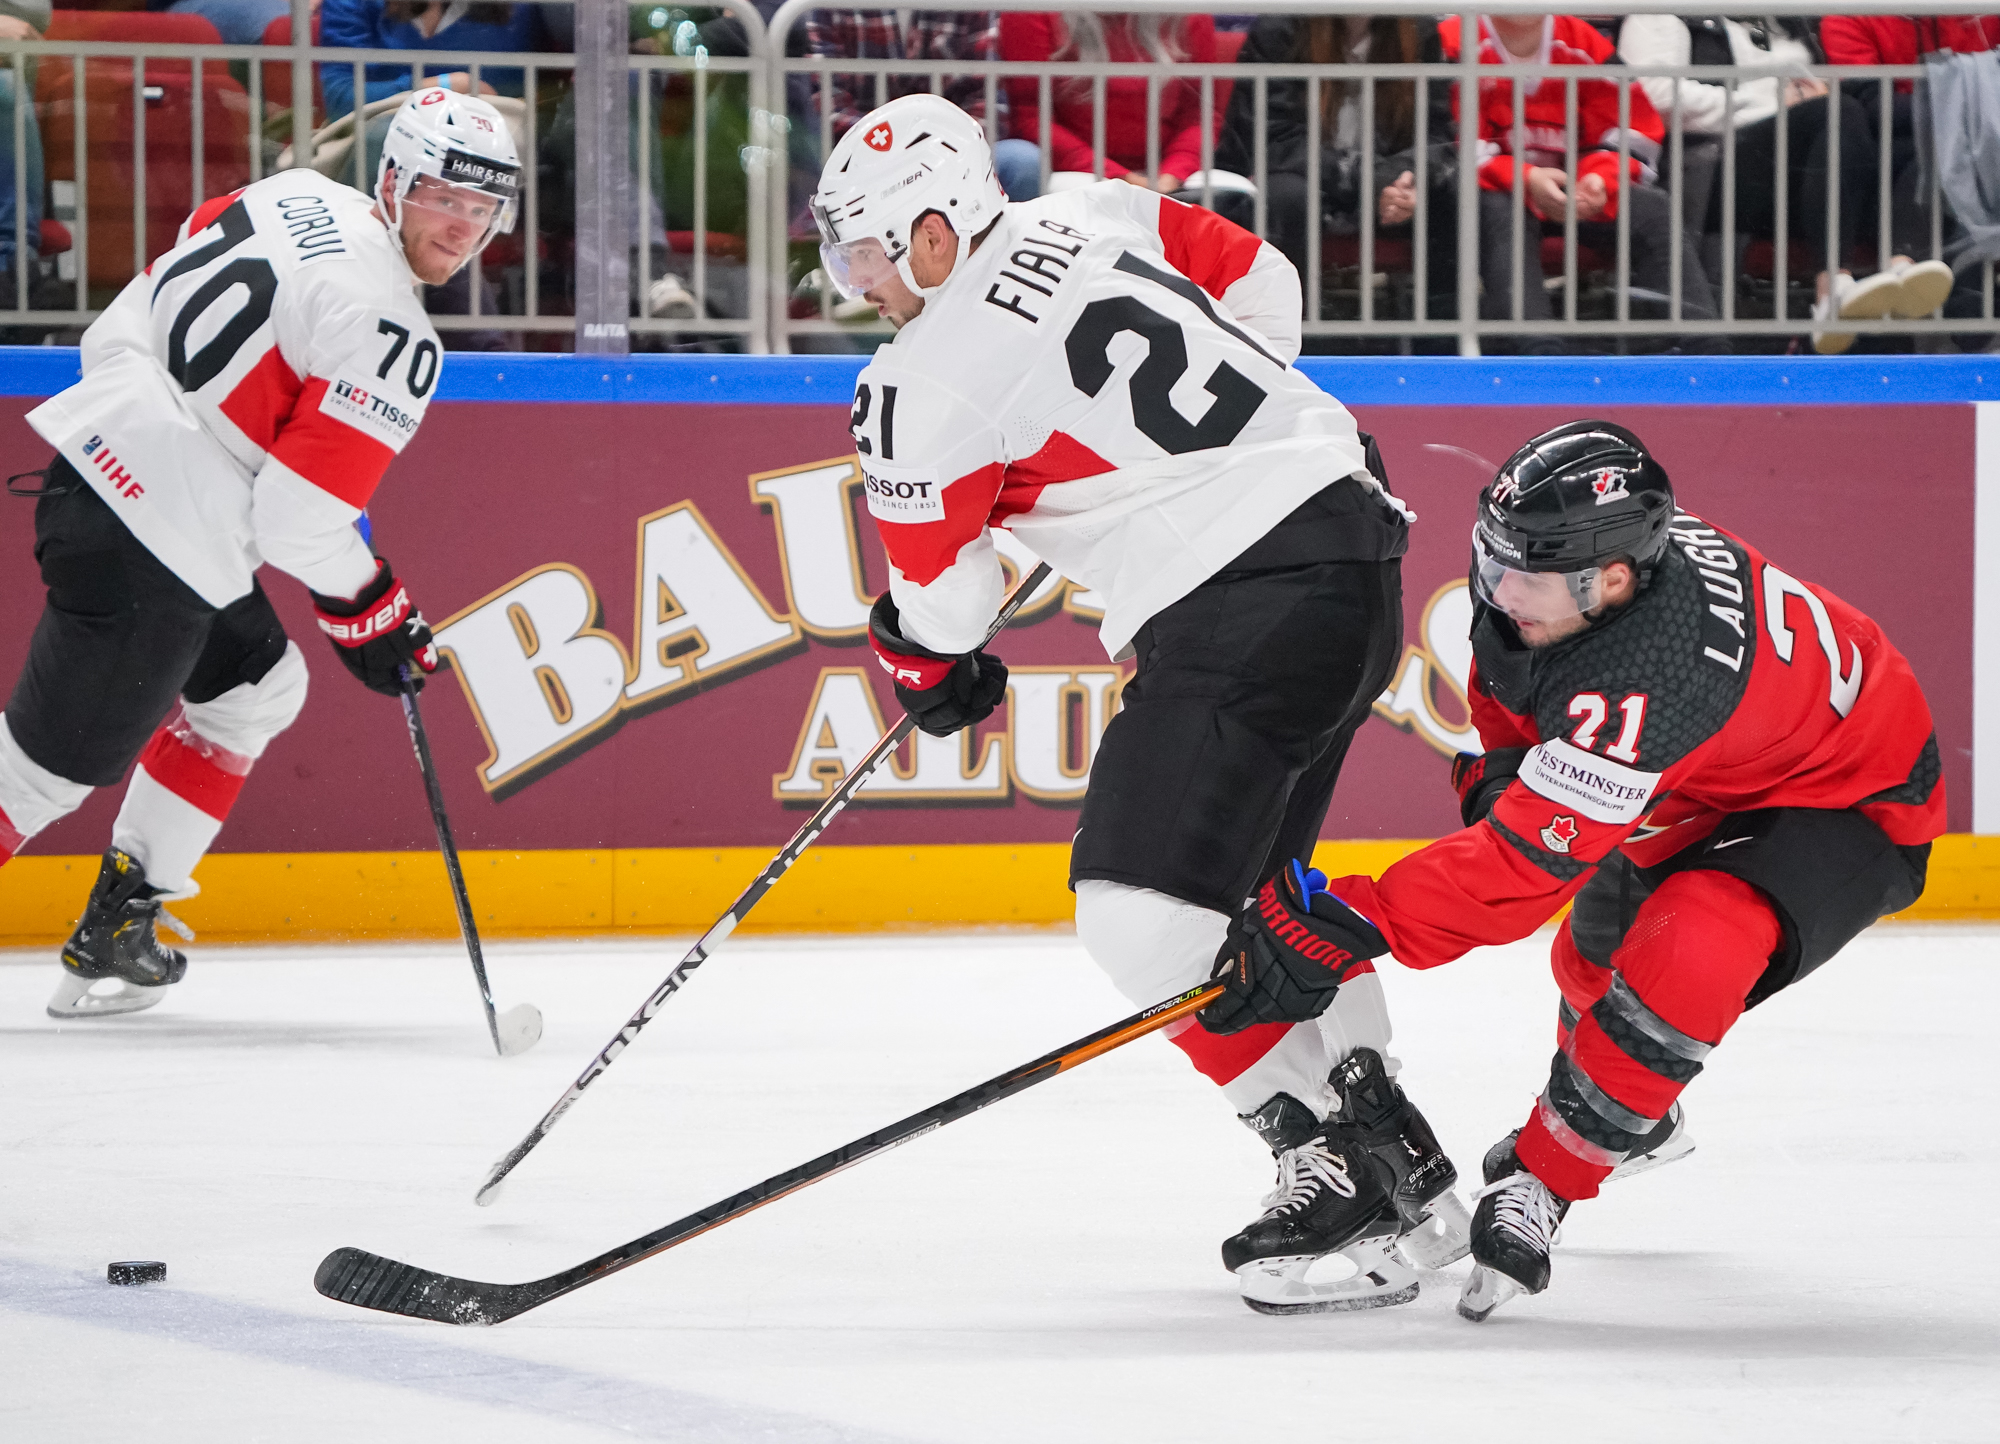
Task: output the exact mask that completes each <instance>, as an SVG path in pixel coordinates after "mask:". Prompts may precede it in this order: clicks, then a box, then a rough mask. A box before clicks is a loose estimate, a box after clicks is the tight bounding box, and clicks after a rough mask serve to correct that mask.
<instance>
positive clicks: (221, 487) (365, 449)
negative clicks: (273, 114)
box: [28, 170, 444, 607]
mask: <svg viewBox="0 0 2000 1444" xmlns="http://www.w3.org/2000/svg"><path fill="white" fill-rule="evenodd" d="M443 361H444V356H443V352H442V349H441V348H440V347H439V345H438V339H437V333H436V332H435V331H433V330H432V329H431V323H430V321H429V319H428V318H427V317H426V316H425V315H424V310H423V306H422V303H421V302H420V301H419V299H418V296H417V290H416V277H415V275H414V274H413V273H412V272H411V270H410V267H409V263H408V262H407V261H406V260H404V258H403V251H402V247H401V246H400V245H399V244H398V243H397V241H396V239H395V237H393V236H391V235H390V233H389V231H388V228H387V227H386V226H384V225H383V224H382V222H381V221H379V220H377V219H376V218H375V216H374V215H373V214H372V212H371V202H370V201H369V200H368V198H367V197H366V196H364V195H362V194H361V193H360V192H359V191H357V190H354V189H352V188H351V187H349V186H344V185H342V184H340V183H339V182H338V181H332V180H328V179H327V178H326V177H324V176H321V175H319V174H318V173H317V172H314V171H310V170H291V171H285V172H284V173H282V174H280V175H275V176H271V177H270V178H268V179H266V180H261V181H259V182H257V183H256V184H255V185H252V186H247V187H245V188H244V189H242V190H240V191H236V192H234V193H233V194H231V195H226V196H218V197H216V198H215V199H214V200H211V201H208V202H206V203H204V204H203V205H202V206H201V207H200V208H199V209H198V210H196V211H195V212H194V214H193V215H191V216H189V217H188V219H187V221H186V223H185V224H183V225H182V227H181V230H180V235H179V238H178V240H177V241H176V243H175V245H174V248H173V249H172V250H170V251H168V252H167V253H166V254H165V255H163V256H161V257H159V258H158V259H157V260H155V261H154V262H153V264H152V265H150V266H148V267H147V268H146V270H145V273H144V274H143V275H139V276H135V277H134V278H133V279H132V281H131V283H130V284H129V285H127V286H126V287H125V289H124V290H122V291H120V292H119V293H118V297H117V299H116V300H114V301H113V302H112V303H111V305H110V306H109V307H108V308H106V310H105V312H104V314H103V315H102V316H100V317H98V319H97V321H96V322H95V323H94V324H93V325H92V326H91V327H90V329H89V330H88V331H86V332H84V336H83V379H82V380H81V381H80V382H78V383H77V384H76V385H75V386H72V387H70V388H69V390H67V391H65V392H63V393H62V394H61V395H59V396H56V397H54V398H53V399H51V400H49V401H46V402H44V403H43V404H42V405H40V406H38V407H36V408H35V409H34V410H33V411H31V412H30V413H29V414H28V422H29V424H30V425H32V426H33V427H34V428H35V430H36V431H38V432H40V433H41V435H42V437H43V439H45V440H46V441H48V442H49V444H50V445H52V446H54V447H55V448H56V449H57V450H58V451H60V452H61V453H62V454H63V456H64V457H65V458H67V459H68V461H69V462H70V464H71V465H73V466H74V467H76V469H77V470H78V471H79V472H80V473H82V475H83V476H84V478H85V479H86V480H87V481H89V482H90V484H91V486H92V487H93V488H94V489H95V490H96V491H97V493H98V494H99V495H100V496H102V497H103V498H104V500H105V501H106V503H107V504H109V505H110V507H111V509H112V510H113V511H114V512H116V513H117V514H118V516H119V518H120V520H122V521H123V522H124V523H125V525H126V526H128V527H130V528H131V530H132V534H133V535H134V536H136V537H137V538H138V539H139V540H140V541H141V542H143V543H144V544H145V545H146V547H147V548H148V549H149V550H150V551H152V553H153V554H154V555H155V556H157V557H158V558H159V559H160V560H161V561H162V562H164V563H165V564H166V565H167V566H168V567H170V568H171V569H172V570H173V571H174V573H175V574H176V575H178V576H179V577H180V578H181V579H182V580H183V581H185V582H186V583H187V584H188V585H189V586H190V587H192V588H193V589H194V590H195V591H196V592H198V593H200V595H201V596H202V597H203V598H204V599H205V600H207V601H208V602H210V603H211V604H213V605H215V606H217V607H221V606H226V605H227V604H228V603H230V602H232V601H234V600H236V599H237V598H238V597H241V596H243V595H244V594H245V593H247V592H248V591H249V590H250V587H251V578H252V575H253V573H254V572H255V571H256V569H257V567H258V565H259V564H260V563H262V562H270V563H271V564H272V565H274V566H277V567H281V568H283V569H284V570H285V571H287V572H290V573H291V574H292V575H293V576H296V577H298V578H299V579H300V580H301V581H303V582H305V584H306V585H307V586H309V587H311V588H312V589H313V590H314V591H316V592H323V593H325V594H327V595H329V596H342V597H345V596H352V595H353V594H354V593H355V592H356V591H358V590H359V589H360V588H361V587H363V586H366V585H367V584H368V582H369V581H370V580H371V579H372V578H373V576H374V574H375V563H374V560H373V558H372V556H371V555H370V553H369V549H368V547H367V545H366V544H365V543H363V541H362V540H361V537H360V535H359V534H358V533H357V532H356V531H355V529H354V525H353V523H354V519H355V518H356V517H357V516H359V515H360V513H361V509H362V508H363V507H365V506H366V505H367V504H368V498H369V497H370V495H372V494H373V492H374V490H375V487H376V484H377V483H378V482H380V481H381V479H382V473H383V472H384V471H385V470H386V469H387V467H388V465H389V463H390V461H392V460H393V459H394V458H395V457H396V455H397V453H399V452H400V451H401V450H402V449H403V447H404V445H405V444H406V443H407V442H408V441H409V439H410V437H411V436H412V435H414V434H415V432H416V429H417V424H418V423H419V422H420V421H422V420H423V415H424V408H425V406H426V404H427V403H428V401H429V399H430V397H431V395H432V393H433V392H434V390H435V389H436V387H437V380H438V372H439V369H440V368H441V366H442V365H443Z"/></svg>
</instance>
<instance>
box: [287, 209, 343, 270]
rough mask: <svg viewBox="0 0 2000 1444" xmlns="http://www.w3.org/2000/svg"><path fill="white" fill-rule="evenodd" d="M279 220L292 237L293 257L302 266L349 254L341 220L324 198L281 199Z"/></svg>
mask: <svg viewBox="0 0 2000 1444" xmlns="http://www.w3.org/2000/svg"><path fill="white" fill-rule="evenodd" d="M278 217H279V219H280V220H281V221H283V222H284V226H285V234H286V235H288V236H290V237H291V238H292V251H293V258H294V259H295V260H296V261H297V262H298V264H300V265H301V266H305V265H310V264H311V263H312V262H314V261H324V260H328V259H330V258H332V257H334V256H344V255H346V254H347V245H346V242H345V241H344V240H343V238H342V237H341V234H340V218H339V217H338V216H336V215H335V214H334V213H333V207H332V206H330V205H328V204H327V203H326V198H325V197H323V196H280V197H279V198H278Z"/></svg>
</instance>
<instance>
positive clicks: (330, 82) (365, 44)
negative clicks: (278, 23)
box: [319, 0, 542, 120]
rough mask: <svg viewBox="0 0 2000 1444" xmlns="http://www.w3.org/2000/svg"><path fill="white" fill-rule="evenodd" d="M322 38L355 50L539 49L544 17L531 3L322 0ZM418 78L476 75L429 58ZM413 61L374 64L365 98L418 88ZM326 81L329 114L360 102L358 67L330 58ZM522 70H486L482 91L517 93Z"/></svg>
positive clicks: (437, 80) (468, 81)
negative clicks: (413, 81)
mask: <svg viewBox="0 0 2000 1444" xmlns="http://www.w3.org/2000/svg"><path fill="white" fill-rule="evenodd" d="M319 13H320V43H321V44H322V45H339V46H350V47H353V48H354V49H357V50H500V51H527V50H534V49H536V48H537V47H538V46H539V45H540V43H541V39H542V28H541V17H540V16H539V15H538V14H537V12H536V7H535V6H533V5H488V4H474V5H467V4H464V3H462V0H453V3H452V4H450V5H445V4H442V3H440V0H431V3H429V4H419V3H413V0H386V3H385V0H322V4H321V5H320V12H319ZM420 69H421V72H422V73H421V76H420V80H428V81H429V83H431V84H433V85H449V86H450V87H451V88H452V89H453V90H456V91H459V92H461V93H462V92H464V91H466V90H468V89H470V87H471V85H472V77H471V75H470V74H468V73H467V72H466V71H464V70H459V69H455V68H453V67H452V65H451V64H450V63H449V62H446V63H438V64H430V65H423V66H421V67H420ZM410 70H411V67H410V66H408V65H400V64H390V65H370V66H369V67H367V70H366V72H365V79H366V90H367V94H366V96H365V97H364V98H363V103H364V104H365V103H367V102H370V101H376V100H384V99H387V98H388V97H389V96H392V95H400V94H401V93H402V92H404V91H406V90H409V89H411V88H412V86H411V84H410ZM319 78H320V89H321V91H322V92H323V93H324V94H325V96H326V114H327V118H328V119H329V120H332V119H335V118H337V117H339V116H343V115H346V114H347V113H348V112H349V111H350V110H353V109H354V106H355V100H354V67H353V66H352V65H347V64H343V63H342V62H340V61H327V62H324V63H322V64H321V65H320V68H319ZM521 87H522V78H521V72H520V71H518V70H489V71H485V72H482V74H481V75H480V93H481V94H482V95H493V94H496V93H497V94H500V95H519V94H520V93H521Z"/></svg>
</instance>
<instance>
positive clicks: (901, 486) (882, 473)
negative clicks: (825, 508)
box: [861, 461, 944, 522]
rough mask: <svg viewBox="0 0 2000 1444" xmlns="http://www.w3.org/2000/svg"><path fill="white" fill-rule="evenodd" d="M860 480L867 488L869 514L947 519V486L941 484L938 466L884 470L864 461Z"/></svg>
mask: <svg viewBox="0 0 2000 1444" xmlns="http://www.w3.org/2000/svg"><path fill="white" fill-rule="evenodd" d="M861 484H862V485H863V486H864V487H865V488H867V491H868V510H869V512H870V514H872V515H874V516H877V517H879V518H881V519H882V520H883V521H896V522H912V521H942V520H944V488H943V487H942V486H940V485H939V484H938V479H937V468H936V467H915V466H912V467H897V468H895V469H894V470H881V469H871V468H870V466H869V464H868V463H867V462H865V461H864V462H863V463H862V465H861Z"/></svg>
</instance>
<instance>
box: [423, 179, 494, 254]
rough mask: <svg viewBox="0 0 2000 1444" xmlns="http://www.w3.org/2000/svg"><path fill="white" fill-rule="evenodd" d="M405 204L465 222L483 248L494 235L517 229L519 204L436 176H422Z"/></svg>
mask: <svg viewBox="0 0 2000 1444" xmlns="http://www.w3.org/2000/svg"><path fill="white" fill-rule="evenodd" d="M403 204H404V205H406V206H413V207H415V208H416V209H417V210H420V211H425V212H428V213H429V214H431V215H433V216H435V217H438V218H439V219H443V220H451V221H456V222H459V223H461V224H462V225H464V226H465V227H466V229H467V230H468V231H470V233H471V234H472V236H473V237H475V238H476V243H477V244H479V245H482V246H483V245H485V244H486V242H487V241H488V240H490V239H491V238H492V237H493V236H494V235H496V234H499V233H502V232H506V231H511V230H513V229H514V211H515V202H514V201H513V200H512V199H511V198H508V197H504V196H497V195H495V194H493V193H492V192H491V191H487V190H480V189H478V188H477V187H474V186H463V185H454V184H452V183H451V182H450V181H444V180H439V179H438V178H437V177H436V176H428V175H420V176H418V177H417V178H416V180H415V182H414V183H413V184H412V185H411V186H410V189H409V191H408V192H407V193H406V194H405V195H404V197H403Z"/></svg>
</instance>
